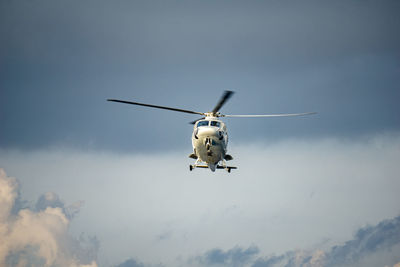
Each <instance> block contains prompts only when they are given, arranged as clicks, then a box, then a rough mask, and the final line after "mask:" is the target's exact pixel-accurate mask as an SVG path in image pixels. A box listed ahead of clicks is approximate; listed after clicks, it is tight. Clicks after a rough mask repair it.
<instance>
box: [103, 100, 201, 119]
mask: <svg viewBox="0 0 400 267" xmlns="http://www.w3.org/2000/svg"><path fill="white" fill-rule="evenodd" d="M107 101H112V102H118V103H124V104H131V105H139V106H145V107H150V108H160V109H166V110H172V111H179V112H185V113H190V114H199V115H204V113H201V112H196V111H191V110H186V109H180V108H171V107H164V106H156V105H150V104H143V103H138V102H131V101H125V100H118V99H107Z"/></svg>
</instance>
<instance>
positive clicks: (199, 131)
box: [192, 117, 228, 171]
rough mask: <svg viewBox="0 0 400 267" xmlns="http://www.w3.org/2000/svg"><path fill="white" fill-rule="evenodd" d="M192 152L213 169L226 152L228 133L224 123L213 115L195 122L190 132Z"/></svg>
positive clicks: (222, 159)
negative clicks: (191, 132)
mask: <svg viewBox="0 0 400 267" xmlns="http://www.w3.org/2000/svg"><path fill="white" fill-rule="evenodd" d="M192 146H193V154H194V155H195V156H196V158H197V161H196V163H198V162H200V161H201V162H204V163H206V164H207V165H208V167H209V168H210V169H211V170H212V171H215V169H216V167H217V165H218V163H219V162H220V161H222V162H223V163H224V158H225V155H226V152H227V146H228V133H227V130H226V126H225V123H223V122H222V121H220V120H218V119H217V118H215V117H206V118H205V119H202V120H199V121H197V122H196V123H195V125H194V128H193V134H192Z"/></svg>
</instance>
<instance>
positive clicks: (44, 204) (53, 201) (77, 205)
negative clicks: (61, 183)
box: [35, 192, 84, 219]
mask: <svg viewBox="0 0 400 267" xmlns="http://www.w3.org/2000/svg"><path fill="white" fill-rule="evenodd" d="M83 204H84V201H77V202H74V203H72V204H71V205H68V206H66V205H65V203H64V202H63V201H62V200H61V199H60V197H59V196H58V195H57V194H56V193H54V192H47V193H45V194H42V195H41V196H40V197H39V199H38V200H37V202H36V205H35V209H36V210H37V211H43V210H45V209H47V208H48V207H51V208H61V209H62V210H63V212H64V214H65V215H66V216H67V217H68V218H69V219H72V218H73V217H74V216H75V215H76V214H78V213H79V211H80V209H81V207H82V206H83Z"/></svg>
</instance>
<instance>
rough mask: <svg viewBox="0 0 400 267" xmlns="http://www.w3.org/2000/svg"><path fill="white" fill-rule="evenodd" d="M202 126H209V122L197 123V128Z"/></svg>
mask: <svg viewBox="0 0 400 267" xmlns="http://www.w3.org/2000/svg"><path fill="white" fill-rule="evenodd" d="M200 126H208V121H199V122H198V123H197V127H200Z"/></svg>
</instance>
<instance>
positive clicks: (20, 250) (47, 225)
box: [0, 169, 97, 266]
mask: <svg viewBox="0 0 400 267" xmlns="http://www.w3.org/2000/svg"><path fill="white" fill-rule="evenodd" d="M17 190H18V184H17V182H16V179H14V178H10V177H7V175H6V173H5V171H4V170H3V169H0V240H1V243H0V266H6V265H21V266H24V264H25V263H27V262H28V259H29V261H32V259H33V261H35V262H37V263H38V266H40V265H44V266H97V264H96V262H94V261H92V262H91V264H90V265H81V264H80V263H81V262H80V260H79V259H77V258H76V255H73V254H71V252H70V248H69V247H68V245H69V243H70V237H69V235H68V227H69V223H70V221H69V220H68V218H67V216H66V214H65V213H64V212H63V209H62V208H61V207H55V208H54V207H50V206H48V207H45V208H44V207H43V209H42V210H40V211H38V212H36V211H32V210H29V209H21V210H19V211H18V214H12V213H11V210H12V207H13V204H14V202H15V200H16V198H17V195H18V193H17ZM45 196H47V197H48V198H49V199H48V200H49V201H54V200H55V199H58V196H57V195H55V194H54V193H47V194H45ZM29 263H30V264H33V263H32V262H29ZM34 265H35V266H36V264H34Z"/></svg>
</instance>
